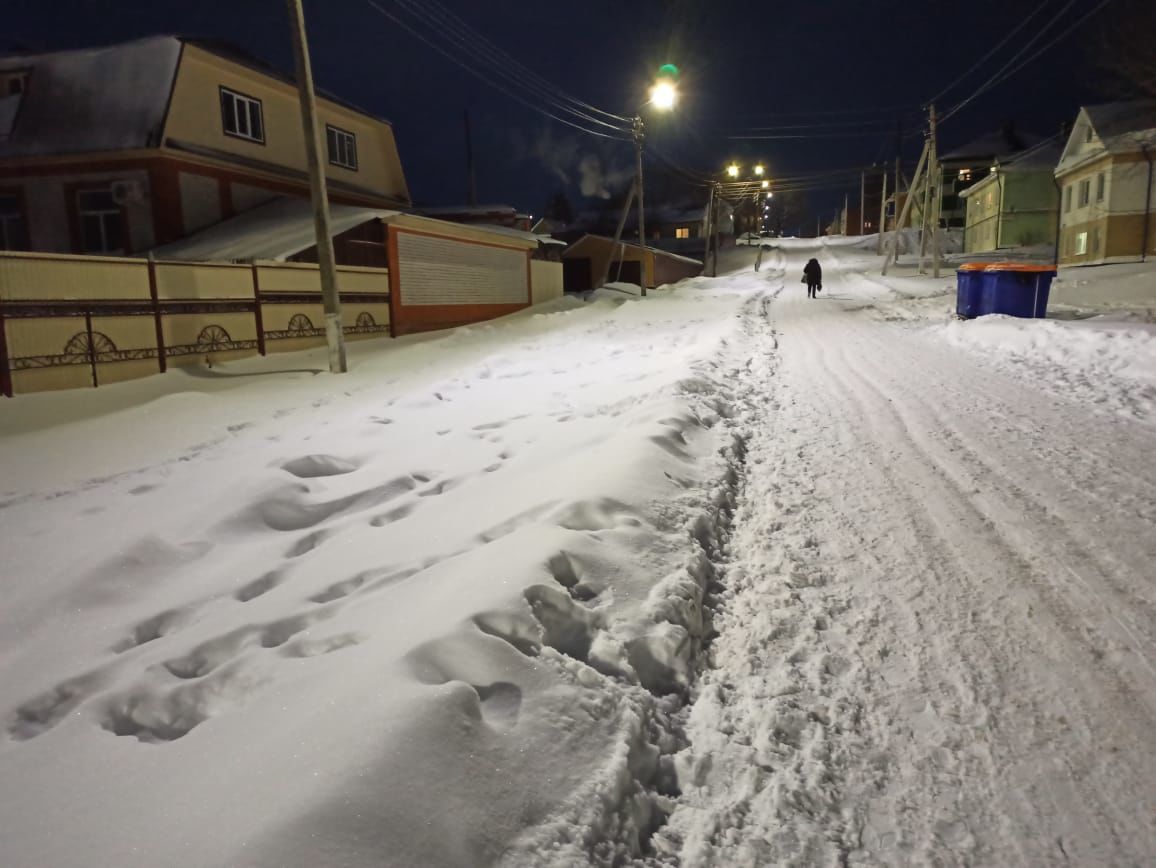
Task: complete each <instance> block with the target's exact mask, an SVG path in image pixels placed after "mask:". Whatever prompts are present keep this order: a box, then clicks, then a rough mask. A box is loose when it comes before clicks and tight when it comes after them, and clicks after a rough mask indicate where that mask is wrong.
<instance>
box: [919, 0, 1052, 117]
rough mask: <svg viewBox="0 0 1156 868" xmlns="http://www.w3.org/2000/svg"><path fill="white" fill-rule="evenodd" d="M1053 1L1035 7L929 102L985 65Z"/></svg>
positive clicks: (936, 99)
mask: <svg viewBox="0 0 1156 868" xmlns="http://www.w3.org/2000/svg"><path fill="white" fill-rule="evenodd" d="M1051 2H1052V0H1044V2H1043V3H1041V4H1040V5H1039V6H1037V7H1036V8H1035V10H1034V11H1032V12H1031V13H1030V14H1029V15H1028V16H1027V18H1025V19H1024V20H1023V21H1021V22H1020V23H1019V24H1017V25H1016V26H1015V27H1013V28H1012V29H1011V30H1009V31H1008V32H1007V34H1006V35H1005V36H1004V38H1003V39H1001V40H1000V41H999V42H997V43H996V44H995V45H994V46H992V48H991V49H990V50H989V51H988V52H987V54H985V55H984V56H983V57H981V58H980V59H979V60H977V61H976V62H975V63H974V64H973V65H972V66H971V67H970V68H969V69H968V70H967V71H966V72H964V73H963V74H962V75H960V76H959V77H957V78H956V79H955V80H954V81H952V82H951V84H949V85H948V86H947V87H945V88H944V89H943V90H941V91H940V92H939V93H937V94H936V95H935V96H933V97H932V98H931V99H929V100H928V101H927V102H928V103H933V102H937V101H938V100H939V99H941V98H942V97H943V95H944V94H945V93H947V92H948V91H950V90H951V89H952V88H953V87H955V86H956V85H957V84H959V83H960V82H961V81H963V80H964V79H966V78H967V77H968V76H969V75H971V74H972V73H973V72H975V71H976V70H978V69H979V68H980V67H981V66H983V65H984V64H985V63H986V62H987V61H988V60H989V59H990V58H991V57H992V56H993V55H994V54H995V53H996V52H997V51H999V50H1000V49H1001V48H1003V47H1004V46H1005V45H1007V44H1008V42H1010V41H1011V40H1012V38H1013V37H1014V36H1015V35H1016V34H1017V33H1019V32H1020V31H1021V30H1023V29H1024V27H1026V26H1027V25H1028V22H1030V21H1031V20H1032V19H1033V18H1035V17H1036V16H1037V15H1039V14H1040V13H1041V12H1043V11H1044V9H1046V8H1047V6H1048V5H1049V4H1050V3H1051Z"/></svg>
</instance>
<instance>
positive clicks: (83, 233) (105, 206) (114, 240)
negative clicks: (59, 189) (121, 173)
mask: <svg viewBox="0 0 1156 868" xmlns="http://www.w3.org/2000/svg"><path fill="white" fill-rule="evenodd" d="M76 213H77V217H78V218H79V220H80V249H81V252H82V253H123V252H124V214H123V213H122V212H121V209H120V206H119V205H118V204H116V202H115V200H114V199H113V198H112V191H111V190H109V189H107V188H106V189H103V190H77V191H76Z"/></svg>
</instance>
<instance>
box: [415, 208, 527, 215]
mask: <svg viewBox="0 0 1156 868" xmlns="http://www.w3.org/2000/svg"><path fill="white" fill-rule="evenodd" d="M415 213H417V214H422V215H425V216H428V217H432V216H445V215H447V214H469V215H471V216H476V217H481V216H484V215H487V214H508V215H510V216H511V217H514V216H516V215H517V213H518V209H517V208H515V207H514V206H513V205H439V206H437V207H435V208H418V209H417V211H416V212H415Z"/></svg>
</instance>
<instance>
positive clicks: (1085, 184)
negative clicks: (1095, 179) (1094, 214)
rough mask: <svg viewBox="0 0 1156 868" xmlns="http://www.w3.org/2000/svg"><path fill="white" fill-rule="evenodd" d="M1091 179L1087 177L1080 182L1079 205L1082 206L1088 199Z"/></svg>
mask: <svg viewBox="0 0 1156 868" xmlns="http://www.w3.org/2000/svg"><path fill="white" fill-rule="evenodd" d="M1091 190H1092V179H1091V178H1088V179H1085V180H1083V181H1081V182H1080V207H1081V208H1083V207H1084V206H1085V205H1087V204H1088V199H1089V197H1090V195H1091Z"/></svg>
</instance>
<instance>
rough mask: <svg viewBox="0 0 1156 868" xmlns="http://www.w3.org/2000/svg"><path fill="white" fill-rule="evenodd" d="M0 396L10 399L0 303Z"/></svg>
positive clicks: (2, 315) (9, 379) (0, 304)
mask: <svg viewBox="0 0 1156 868" xmlns="http://www.w3.org/2000/svg"><path fill="white" fill-rule="evenodd" d="M0 395H3V396H4V397H5V398H11V397H12V368H11V367H10V365H9V362H8V334H7V333H6V332H5V330H4V305H3V303H0Z"/></svg>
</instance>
